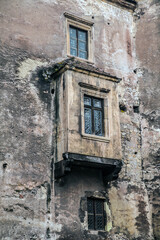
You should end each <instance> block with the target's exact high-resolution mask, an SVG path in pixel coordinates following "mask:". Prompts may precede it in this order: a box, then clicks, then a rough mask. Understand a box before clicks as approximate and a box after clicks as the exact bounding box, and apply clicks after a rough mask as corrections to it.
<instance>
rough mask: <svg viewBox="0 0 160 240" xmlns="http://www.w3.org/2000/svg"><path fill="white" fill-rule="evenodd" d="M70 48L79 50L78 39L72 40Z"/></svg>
mask: <svg viewBox="0 0 160 240" xmlns="http://www.w3.org/2000/svg"><path fill="white" fill-rule="evenodd" d="M70 47H71V48H77V40H76V39H72V38H71V39H70Z"/></svg>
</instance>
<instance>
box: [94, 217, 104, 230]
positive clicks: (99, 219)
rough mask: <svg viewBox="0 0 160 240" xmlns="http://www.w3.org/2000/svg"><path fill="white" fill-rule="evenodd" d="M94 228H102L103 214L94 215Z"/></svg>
mask: <svg viewBox="0 0 160 240" xmlns="http://www.w3.org/2000/svg"><path fill="white" fill-rule="evenodd" d="M95 225H96V226H95V228H96V230H103V229H104V223H103V216H99V215H96V216H95Z"/></svg>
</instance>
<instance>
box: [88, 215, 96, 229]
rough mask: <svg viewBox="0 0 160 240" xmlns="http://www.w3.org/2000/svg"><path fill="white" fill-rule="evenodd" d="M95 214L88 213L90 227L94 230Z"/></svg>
mask: <svg viewBox="0 0 160 240" xmlns="http://www.w3.org/2000/svg"><path fill="white" fill-rule="evenodd" d="M94 228H95V227H94V215H88V229H92V230H94Z"/></svg>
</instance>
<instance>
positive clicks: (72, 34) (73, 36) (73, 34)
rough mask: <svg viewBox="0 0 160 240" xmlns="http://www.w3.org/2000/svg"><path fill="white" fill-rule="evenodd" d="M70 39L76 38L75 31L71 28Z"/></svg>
mask: <svg viewBox="0 0 160 240" xmlns="http://www.w3.org/2000/svg"><path fill="white" fill-rule="evenodd" d="M70 37H72V38H76V37H77V36H76V29H75V28H71V27H70Z"/></svg>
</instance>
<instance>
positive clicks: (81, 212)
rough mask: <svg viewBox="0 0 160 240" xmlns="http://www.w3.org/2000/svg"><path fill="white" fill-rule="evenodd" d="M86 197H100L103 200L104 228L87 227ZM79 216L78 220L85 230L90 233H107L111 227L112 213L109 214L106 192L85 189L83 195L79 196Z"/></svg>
mask: <svg viewBox="0 0 160 240" xmlns="http://www.w3.org/2000/svg"><path fill="white" fill-rule="evenodd" d="M88 198H94V199H100V200H103V201H104V214H105V218H106V221H105V226H104V230H91V229H88V210H87V199H88ZM79 217H80V222H81V224H82V226H83V228H84V229H85V230H87V231H88V232H89V233H90V234H98V233H99V232H104V233H106V234H107V233H108V232H109V231H110V230H111V229H112V223H113V219H112V215H111V209H110V203H109V199H108V197H107V196H106V192H104V191H101V192H99V191H94V192H92V191H86V192H85V196H84V197H81V200H80V208H79Z"/></svg>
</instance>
